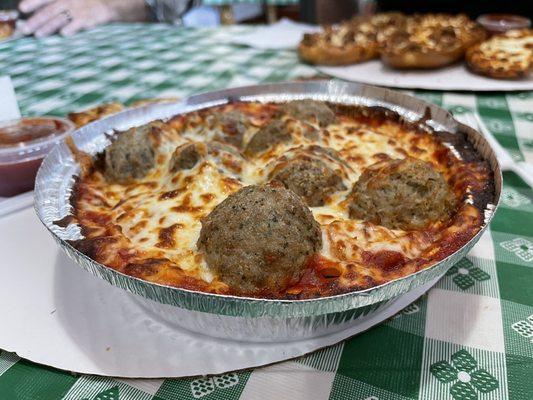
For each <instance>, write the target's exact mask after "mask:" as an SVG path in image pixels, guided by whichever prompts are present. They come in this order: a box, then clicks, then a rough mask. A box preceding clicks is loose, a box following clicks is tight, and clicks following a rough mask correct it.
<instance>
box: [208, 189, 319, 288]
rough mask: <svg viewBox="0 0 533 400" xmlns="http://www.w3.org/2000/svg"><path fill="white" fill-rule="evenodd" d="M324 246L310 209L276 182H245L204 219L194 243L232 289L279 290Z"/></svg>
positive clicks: (300, 271) (296, 277)
mask: <svg viewBox="0 0 533 400" xmlns="http://www.w3.org/2000/svg"><path fill="white" fill-rule="evenodd" d="M321 247H322V236H321V229H320V225H319V224H318V223H317V222H316V221H315V219H314V218H313V215H312V214H311V211H310V210H309V209H308V208H307V207H306V206H305V204H304V203H303V202H302V201H301V200H300V199H299V198H298V196H296V195H295V194H294V193H293V192H291V191H290V190H287V189H285V188H284V187H283V186H282V185H280V184H266V185H261V186H247V187H245V188H242V189H241V190H239V191H238V192H236V193H234V194H232V195H230V196H229V197H227V198H226V199H225V200H224V201H223V202H222V203H220V204H219V205H218V206H216V207H215V208H214V209H213V211H212V212H211V213H210V214H209V215H208V216H207V217H206V218H205V219H204V220H203V221H202V229H201V231H200V237H199V239H198V248H199V250H200V251H202V252H204V254H205V259H206V262H207V265H208V266H209V268H210V269H211V270H212V271H213V272H214V273H215V274H217V275H218V276H219V278H220V280H222V281H223V282H225V283H226V284H227V285H228V286H229V287H230V288H231V289H232V291H233V292H235V293H236V294H253V293H257V292H258V291H261V290H269V291H276V292H279V291H281V290H283V289H284V288H286V287H287V286H288V285H289V284H291V283H294V282H296V281H297V280H298V279H299V278H300V276H301V273H302V269H303V267H304V266H305V264H306V262H307V261H308V259H309V257H310V256H312V255H313V254H315V253H317V252H318V251H319V250H320V248H321Z"/></svg>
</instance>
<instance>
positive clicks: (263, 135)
mask: <svg viewBox="0 0 533 400" xmlns="http://www.w3.org/2000/svg"><path fill="white" fill-rule="evenodd" d="M291 138H292V136H291V133H290V130H289V129H288V127H287V125H286V123H285V122H284V121H282V120H279V119H275V120H273V121H272V122H270V123H269V124H267V125H266V126H264V127H262V128H261V129H259V131H257V132H256V133H255V135H254V136H253V137H252V139H251V140H250V141H249V142H248V145H247V146H246V149H245V150H244V152H245V154H247V155H254V154H257V153H261V152H263V151H265V150H267V149H269V148H270V147H272V146H274V145H276V144H278V143H286V142H290V141H291Z"/></svg>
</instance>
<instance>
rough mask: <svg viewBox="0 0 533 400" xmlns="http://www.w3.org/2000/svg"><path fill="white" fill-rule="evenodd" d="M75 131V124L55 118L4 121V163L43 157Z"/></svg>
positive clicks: (0, 155)
mask: <svg viewBox="0 0 533 400" xmlns="http://www.w3.org/2000/svg"><path fill="white" fill-rule="evenodd" d="M74 129H75V127H74V124H73V123H72V122H70V121H68V120H66V119H63V118H55V117H36V118H22V119H17V120H11V121H5V122H0V164H14V163H19V162H23V161H29V160H34V159H38V158H43V157H44V156H45V155H46V154H47V153H48V152H49V151H50V150H51V149H52V147H53V146H54V145H55V144H56V143H57V142H59V141H60V140H62V139H63V138H65V137H66V136H68V135H69V134H70V133H72V132H73V131H74Z"/></svg>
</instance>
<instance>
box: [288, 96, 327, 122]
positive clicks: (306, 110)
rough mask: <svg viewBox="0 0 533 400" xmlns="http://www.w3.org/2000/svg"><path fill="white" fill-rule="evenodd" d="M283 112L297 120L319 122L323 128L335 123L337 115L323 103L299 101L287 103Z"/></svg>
mask: <svg viewBox="0 0 533 400" xmlns="http://www.w3.org/2000/svg"><path fill="white" fill-rule="evenodd" d="M281 109H282V111H283V112H285V113H286V114H289V115H291V116H293V117H294V118H296V119H299V120H302V121H308V122H317V123H318V125H320V126H321V127H325V126H328V125H329V124H332V123H334V122H335V121H336V120H337V118H336V117H335V113H334V112H333V111H332V110H331V109H330V108H329V107H328V106H327V105H326V104H325V103H323V102H320V101H314V100H297V101H291V102H290V103H286V104H284V105H283V107H282V108H281Z"/></svg>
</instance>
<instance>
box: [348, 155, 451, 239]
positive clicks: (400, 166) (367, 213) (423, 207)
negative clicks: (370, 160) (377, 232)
mask: <svg viewBox="0 0 533 400" xmlns="http://www.w3.org/2000/svg"><path fill="white" fill-rule="evenodd" d="M350 200H351V201H350V205H349V209H350V217H351V218H358V219H364V220H367V221H370V222H372V223H375V224H379V225H383V226H386V227H387V228H392V229H403V230H410V229H420V228H424V227H426V226H428V225H429V224H431V223H432V222H436V221H444V220H447V219H448V218H449V217H450V214H451V212H452V210H453V207H454V205H455V199H454V196H453V194H452V192H451V190H450V188H449V186H448V184H447V183H446V181H445V180H444V177H443V176H442V174H441V173H440V172H438V171H437V170H435V168H434V167H433V165H432V164H431V163H428V162H425V161H421V160H417V159H415V158H406V159H403V160H389V161H381V162H378V163H376V164H373V165H371V166H370V167H368V168H367V169H366V170H365V171H364V172H363V174H362V175H361V177H360V178H359V180H358V181H357V182H356V183H355V185H354V187H353V190H352V193H351V195H350Z"/></svg>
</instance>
